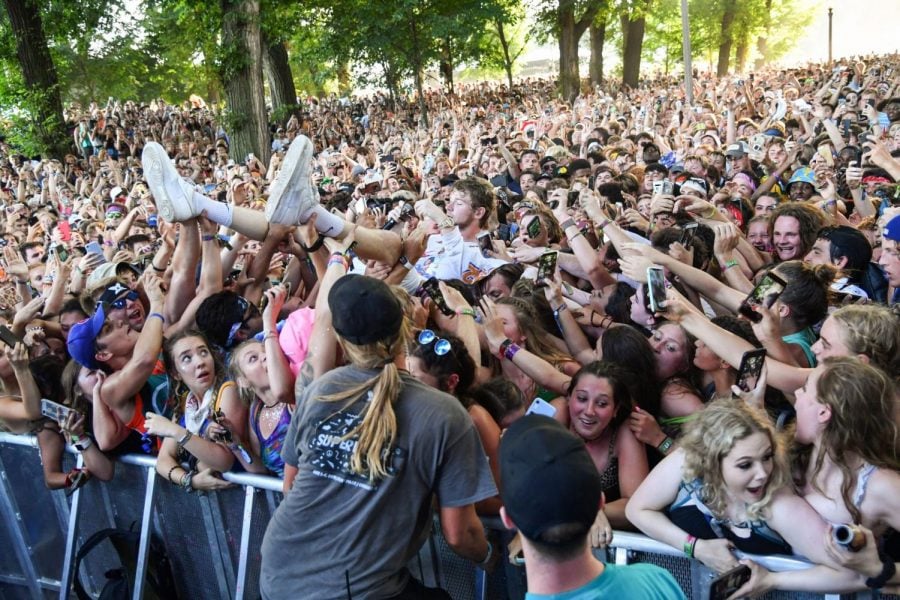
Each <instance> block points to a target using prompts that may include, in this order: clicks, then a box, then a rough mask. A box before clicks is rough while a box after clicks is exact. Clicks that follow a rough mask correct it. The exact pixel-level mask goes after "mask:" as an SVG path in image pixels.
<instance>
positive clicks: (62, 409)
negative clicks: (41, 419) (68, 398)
mask: <svg viewBox="0 0 900 600" xmlns="http://www.w3.org/2000/svg"><path fill="white" fill-rule="evenodd" d="M70 412H77V411H74V410H72V409H71V408H69V407H68V406H63V405H62V404H59V403H57V402H54V401H52V400H47V399H46V398H41V414H42V415H44V416H45V417H47V418H48V419H52V420H54V421H56V422H57V423H61V422H63V421H65V420H66V419H67V418H68V417H69V413H70Z"/></svg>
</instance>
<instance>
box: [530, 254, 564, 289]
mask: <svg viewBox="0 0 900 600" xmlns="http://www.w3.org/2000/svg"><path fill="white" fill-rule="evenodd" d="M558 258H559V255H558V253H556V252H554V251H551V252H544V253H543V254H541V257H540V258H539V259H538V272H537V277H536V278H535V284H536V285H538V286H543V285H547V281H548V280H550V279H553V276H554V275H555V274H556V261H557V260H558Z"/></svg>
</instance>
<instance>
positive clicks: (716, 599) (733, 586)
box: [709, 565, 750, 600]
mask: <svg viewBox="0 0 900 600" xmlns="http://www.w3.org/2000/svg"><path fill="white" fill-rule="evenodd" d="M748 581H750V567H748V566H747V565H740V566H739V567H735V568H734V569H732V570H730V571H728V572H727V573H723V574H722V576H721V577H719V578H718V579H716V580H715V581H713V582H712V584H711V585H710V587H709V600H725V599H726V598H728V597H729V596H731V595H732V594H734V593H735V592H736V591H738V590H739V589H741V586H742V585H744V584H745V583H747V582H748Z"/></svg>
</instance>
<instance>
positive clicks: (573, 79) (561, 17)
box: [557, 3, 581, 102]
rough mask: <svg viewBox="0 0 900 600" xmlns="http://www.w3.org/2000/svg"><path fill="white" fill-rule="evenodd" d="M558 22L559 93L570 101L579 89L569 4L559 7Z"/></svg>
mask: <svg viewBox="0 0 900 600" xmlns="http://www.w3.org/2000/svg"><path fill="white" fill-rule="evenodd" d="M557 19H558V22H559V93H560V94H562V97H563V98H564V99H565V100H568V101H570V102H571V101H572V100H574V99H575V97H576V96H577V95H578V90H579V88H580V87H581V84H580V80H581V77H580V75H579V73H578V39H577V38H576V37H575V9H574V8H573V7H572V4H571V3H566V6H565V7H563V6H560V8H559V11H558V15H557Z"/></svg>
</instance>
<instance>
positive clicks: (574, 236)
mask: <svg viewBox="0 0 900 600" xmlns="http://www.w3.org/2000/svg"><path fill="white" fill-rule="evenodd" d="M600 229H603V228H602V227H601V228H600ZM579 235H584V232H583V231H581V230H580V229H579V230H578V231H576V232H575V233H573V234H572V235H567V236H566V239H568V240H569V241H570V242H571V241H572V240H574V239H575V238H577V237H578V236H579Z"/></svg>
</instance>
